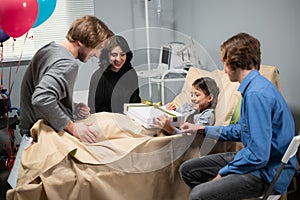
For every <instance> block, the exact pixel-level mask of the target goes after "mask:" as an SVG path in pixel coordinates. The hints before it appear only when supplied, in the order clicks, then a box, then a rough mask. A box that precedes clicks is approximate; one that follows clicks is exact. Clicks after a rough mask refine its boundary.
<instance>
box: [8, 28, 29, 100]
mask: <svg viewBox="0 0 300 200" xmlns="http://www.w3.org/2000/svg"><path fill="white" fill-rule="evenodd" d="M27 38H28V32H27V33H26V35H25V38H24V42H23V47H24V45H25V43H26V41H27ZM13 46H14V45H13ZM13 51H14V49H13ZM23 51H24V48H22V49H21V53H20V57H19V60H18V65H17V68H16V72H15V74H17V73H18V71H19V68H20V66H21V60H22V57H23ZM11 68H12V66H10V70H9V72H10V75H9V84H8V85H10V87H9V88H8V95H9V96H10V94H11V92H12V89H13V86H14V83H15V80H13V81H12V83H11V84H10V79H11V70H12V69H11Z"/></svg>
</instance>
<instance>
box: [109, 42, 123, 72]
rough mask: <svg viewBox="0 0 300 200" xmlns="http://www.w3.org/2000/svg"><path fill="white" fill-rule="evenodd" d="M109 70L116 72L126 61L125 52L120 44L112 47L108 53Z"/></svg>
mask: <svg viewBox="0 0 300 200" xmlns="http://www.w3.org/2000/svg"><path fill="white" fill-rule="evenodd" d="M109 58H110V63H111V70H113V71H114V72H118V71H119V70H120V69H121V68H122V66H123V65H124V63H125V61H126V58H127V56H126V52H124V51H123V50H122V49H121V47H120V46H116V47H115V48H113V49H112V50H111V52H110V54H109Z"/></svg>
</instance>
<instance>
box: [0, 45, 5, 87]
mask: <svg viewBox="0 0 300 200" xmlns="http://www.w3.org/2000/svg"><path fill="white" fill-rule="evenodd" d="M2 60H3V44H2V42H1V43H0V64H1V78H0V87H1V88H0V89H2V88H3V74H4V69H3V68H4V66H3V63H2Z"/></svg>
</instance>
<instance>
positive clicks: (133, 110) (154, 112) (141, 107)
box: [124, 103, 184, 128]
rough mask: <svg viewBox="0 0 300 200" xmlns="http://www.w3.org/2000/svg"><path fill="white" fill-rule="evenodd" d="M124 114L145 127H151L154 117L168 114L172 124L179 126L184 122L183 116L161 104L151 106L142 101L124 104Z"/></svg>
mask: <svg viewBox="0 0 300 200" xmlns="http://www.w3.org/2000/svg"><path fill="white" fill-rule="evenodd" d="M124 114H126V115H128V116H129V117H130V118H132V119H133V120H135V121H137V122H139V123H140V124H141V125H142V126H144V127H145V128H152V127H151V126H150V125H151V124H152V123H153V119H154V118H155V117H159V116H162V115H168V116H169V117H170V122H171V125H172V126H175V127H179V126H181V125H182V124H183V123H184V116H183V115H182V114H181V113H179V112H176V111H173V110H167V109H165V108H164V107H163V106H151V105H147V104H143V103H128V104H124Z"/></svg>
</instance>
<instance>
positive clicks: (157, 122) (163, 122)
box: [151, 115, 175, 134]
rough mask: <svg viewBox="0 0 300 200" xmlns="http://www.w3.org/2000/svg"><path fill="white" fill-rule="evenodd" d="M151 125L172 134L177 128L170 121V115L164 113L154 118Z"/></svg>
mask: <svg viewBox="0 0 300 200" xmlns="http://www.w3.org/2000/svg"><path fill="white" fill-rule="evenodd" d="M151 126H152V127H154V128H159V129H163V130H165V131H167V132H168V133H170V134H172V133H173V131H174V130H175V127H173V126H172V125H171V123H170V118H169V116H168V115H162V116H159V117H156V118H154V119H153V123H152V125H151Z"/></svg>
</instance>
